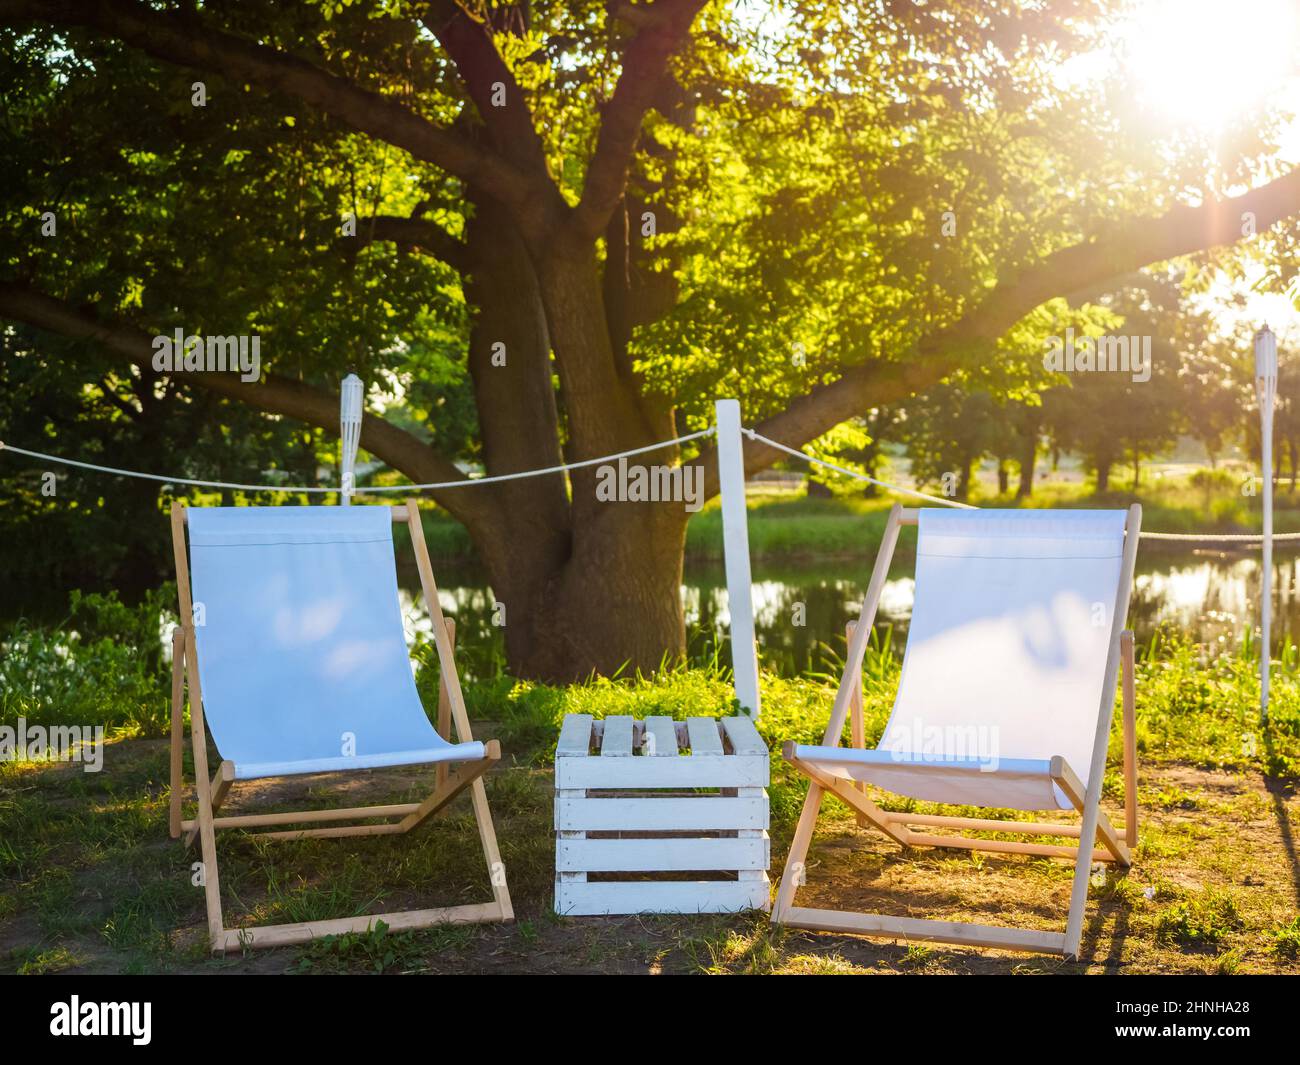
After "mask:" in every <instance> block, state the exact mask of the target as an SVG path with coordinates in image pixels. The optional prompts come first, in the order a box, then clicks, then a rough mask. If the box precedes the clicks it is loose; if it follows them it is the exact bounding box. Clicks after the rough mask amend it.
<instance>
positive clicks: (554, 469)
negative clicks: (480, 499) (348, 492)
mask: <svg viewBox="0 0 1300 1065" xmlns="http://www.w3.org/2000/svg"><path fill="white" fill-rule="evenodd" d="M715 432H717V429H715V428H714V427H713V426H709V427H708V428H707V429H701V430H700V431H699V432H697V433H687V434H686V435H685V436H677V437H674V438H673V439H672V440H660V441H659V443H657V444H646V446H645V447H634V448H632V449H631V450H630V451H619V452H617V453H616V454H613V455H602V456H601V457H600V458H598V459H583V460H582V461H581V462H566V463H563V464H561V465H559V466H547V467H546V468H545V469H541V470H524V471H523V472H522V473H499V474H497V475H496V476H494V477H471V478H469V479H467V480H464V481H441V482H437V481H435V482H434V483H432V484H398V485H376V486H373V487H370V488H358V489H357V494H358V495H361V494H363V493H368V492H409V491H412V490H425V489H430V488H464V487H467V486H469V485H476V484H497V483H499V482H501V481H518V480H520V479H521V478H524V477H542V476H544V475H545V474H548V473H561V472H563V471H564V470H580V469H583V468H585V467H587V466H599V465H601V464H602V463H606V462H612V461H614V460H615V459H622V458H628V457H630V456H632V455H644V454H645V453H646V452H647V451H658V450H660V449H661V448H665V447H672V446H673V445H674V444H684V443H686V442H687V441H689V440H698V439H699V438H700V437H702V436H712V435H713V434H714V433H715Z"/></svg>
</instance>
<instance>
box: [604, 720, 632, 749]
mask: <svg viewBox="0 0 1300 1065" xmlns="http://www.w3.org/2000/svg"><path fill="white" fill-rule="evenodd" d="M600 756H601V757H602V758H631V757H632V718H631V717H629V716H628V715H627V714H619V715H618V716H617V717H607V718H605V734H604V736H602V737H601V740H600Z"/></svg>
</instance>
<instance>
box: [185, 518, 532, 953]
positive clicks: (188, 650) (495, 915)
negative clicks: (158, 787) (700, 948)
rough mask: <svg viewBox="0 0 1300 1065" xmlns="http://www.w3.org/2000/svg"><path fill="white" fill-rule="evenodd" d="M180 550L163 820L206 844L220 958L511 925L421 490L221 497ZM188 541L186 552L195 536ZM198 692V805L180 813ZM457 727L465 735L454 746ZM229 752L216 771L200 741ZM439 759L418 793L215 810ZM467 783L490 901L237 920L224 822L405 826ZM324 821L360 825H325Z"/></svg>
mask: <svg viewBox="0 0 1300 1065" xmlns="http://www.w3.org/2000/svg"><path fill="white" fill-rule="evenodd" d="M399 521H400V522H403V523H404V524H405V525H406V526H407V529H408V531H409V533H410V539H411V547H412V549H413V551H414V554H415V561H416V565H417V568H418V570H419V575H420V584H421V587H422V590H423V593H424V602H425V605H426V607H427V608H428V611H429V619H430V622H431V627H432V630H433V632H432V635H433V642H434V646H435V648H436V651H437V654H438V664H439V674H440V675H439V693H438V723H437V727H436V728H435V727H434V725H433V724H432V723H431V722H430V720H429V718H428V716H427V715H426V714H425V711H424V708H423V706H422V704H421V701H420V696H419V693H418V692H417V690H416V687H415V681H414V678H413V675H412V671H411V662H410V657H409V654H408V651H407V647H406V637H405V634H404V632H403V628H402V617H401V611H400V605H399V600H398V592H397V575H396V563H395V558H394V553H393V535H392V526H393V523H394V522H399ZM171 525H172V545H173V550H174V553H175V558H176V585H177V593H178V598H179V600H180V619H181V624H180V625H179V626H178V627H177V629H176V631H175V632H174V633H173V638H172V651H173V657H172V693H171V694H172V720H171V725H172V728H171V803H170V830H171V834H172V836H173V837H180V836H181V835H182V834H184V837H185V843H186V845H187V846H188V845H190V844H192V843H193V842H194V841H195V839H197V840H198V841H199V844H200V847H201V850H202V856H203V867H204V879H203V890H204V898H205V902H206V905H207V915H208V937H209V941H210V944H211V947H212V949H213V950H214V951H217V952H224V951H226V950H230V949H236V948H239V949H242V948H244V947H274V946H284V945H289V944H294V943H303V942H307V941H309V940H311V939H314V938H316V937H318V936H324V935H337V934H342V933H346V932H364V931H367V930H368V929H370V928H373V927H374V926H375V925H376V924H377V923H378V922H380V921H383V922H384V923H385V924H386V925H387V926H388V927H389V928H392V929H393V930H395V931H400V930H403V929H411V928H426V927H430V926H433V925H439V924H449V923H467V922H480V921H499V920H510V919H511V918H512V917H513V909H512V907H511V903H510V892H509V890H508V888H507V887H506V879H505V870H504V867H503V866H502V864H501V855H500V851H499V850H498V848H497V841H496V833H495V830H494V828H493V825H492V814H491V811H490V809H489V808H488V802H487V792H486V790H485V788H484V785H483V774H484V773H486V772H487V771H488V770H489V769H490V768H491V767H492V766H493V765H495V764H496V763H497V762H498V761H499V760H500V758H501V747H500V744H499V743H498V742H497V741H496V740H492V741H490V742H488V743H480V742H477V741H476V740H475V739H474V738H473V735H472V734H471V730H470V723H469V715H468V712H467V711H466V708H465V700H464V695H463V693H462V692H461V688H460V679H459V677H458V675H457V672H456V662H455V651H454V646H453V641H454V639H455V628H454V626H453V625H452V624H451V622H449V621H448V620H447V619H446V618H445V617H444V616H443V613H442V607H441V605H440V603H439V601H438V588H437V585H436V583H435V582H434V578H433V566H432V564H431V562H430V560H429V551H428V547H427V546H426V544H425V541H424V529H423V527H422V526H421V524H420V512H419V509H418V507H417V505H416V502H415V500H413V499H408V500H407V501H406V502H405V504H403V505H402V506H396V507H387V506H353V507H326V506H310V507H213V508H193V509H189V508H186V507H185V506H184V505H183V504H181V503H174V504H173V505H172V512H171ZM187 527H188V532H189V539H188V544H187V539H186V531H187ZM187 691H188V696H189V706H190V733H191V735H190V739H191V749H192V751H193V754H194V774H195V789H194V790H195V792H196V797H197V799H198V809H197V812H196V814H195V816H194V817H193V818H192V819H186V818H184V817H183V816H182V810H181V804H182V800H183V797H184V779H183V775H182V749H181V745H182V741H183V733H184V707H185V702H186V694H187ZM453 726H454V731H455V736H456V739H457V740H458V742H452V741H451V737H452V732H453ZM209 728H211V730H212V739H213V742H214V743H215V745H216V747H217V750H218V751H219V752H220V755H221V759H222V761H221V762H220V764H219V765H218V767H217V771H216V773H215V774H213V775H212V776H211V778H209V772H208V753H207V735H208V729H209ZM427 764H432V765H433V770H432V773H433V781H432V791H431V793H430V794H429V795H428V797H427V798H425V799H424V800H423V801H422V802H406V803H393V804H389V805H383V806H357V807H347V808H329V809H312V810H298V811H291V812H278V811H277V812H274V813H248V814H243V813H241V814H237V815H233V816H226V815H222V814H221V813H220V810H221V807H222V804H223V803H224V802H225V801H226V799H227V798H228V797H229V795H230V793H231V790H232V788H233V787H234V786H235V785H237V784H239V783H241V782H244V781H250V780H256V779H260V778H266V777H283V776H292V775H295V774H304V773H315V774H324V773H337V772H345V771H356V770H364V769H375V768H380V767H390V766H418V765H427ZM466 791H468V792H469V794H470V798H471V803H472V807H473V813H474V820H475V822H476V825H477V828H478V833H479V841H480V843H481V844H482V848H483V856H484V859H485V862H486V865H487V870H488V875H489V878H490V881H491V891H492V899H491V901H490V902H485V903H476V904H469V905H458V906H447V907H439V908H433V909H424V910H405V911H401V912H397V913H380V914H368V915H364V916H360V917H345V918H341V919H338V920H322V921H306V922H300V923H295V924H284V925H260V926H253V927H240V928H226V927H225V926H224V923H223V919H222V910H221V887H220V873H219V870H218V867H217V853H216V832H217V831H218V830H220V829H230V828H235V829H251V828H263V829H266V828H270V829H273V830H272V831H262V832H259V833H257V834H258V835H260V836H261V837H263V838H267V839H305V838H313V837H315V838H337V837H345V836H378V835H391V834H404V833H407V832H410V831H411V830H412V829H414V828H416V827H418V826H419V825H421V824H423V823H424V822H425V821H427V820H428V819H429V818H430V817H432V816H434V815H435V814H437V813H438V812H439V811H441V810H442V809H444V808H445V807H446V806H447V804H448V803H450V802H451V801H452V800H453V799H455V798H456V797H457V796H458V795H460V794H462V793H463V792H466ZM328 822H350V823H347V824H341V825H328V826H327V827H321V826H322V825H324V824H326V823H328Z"/></svg>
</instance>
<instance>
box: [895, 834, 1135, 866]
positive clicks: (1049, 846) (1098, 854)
mask: <svg viewBox="0 0 1300 1065" xmlns="http://www.w3.org/2000/svg"><path fill="white" fill-rule="evenodd" d="M907 842H908V844H909V846H913V847H948V848H950V849H953V850H966V851H987V852H989V853H990V854H1030V855H1033V856H1034V857H1036V858H1073V857H1074V856H1075V855H1077V854H1078V853H1079V848H1078V847H1077V846H1074V847H1063V846H1060V845H1059V844H1055V843H1024V842H1022V841H1021V840H1018V839H971V838H970V837H968V836H932V835H928V834H926V833H922V832H913V833H911V834H910V835H909V836H908V840H907ZM1092 860H1093V861H1094V862H1113V861H1115V856H1114V855H1113V854H1111V853H1110V851H1104V850H1100V849H1098V850H1094V851H1093V852H1092Z"/></svg>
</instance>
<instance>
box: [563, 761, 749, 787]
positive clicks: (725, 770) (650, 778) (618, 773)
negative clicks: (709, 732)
mask: <svg viewBox="0 0 1300 1065" xmlns="http://www.w3.org/2000/svg"><path fill="white" fill-rule="evenodd" d="M768 770H769V765H768V760H767V759H766V758H755V757H752V756H742V755H734V754H728V755H691V756H689V757H679V758H630V759H618V760H617V761H615V760H614V759H612V758H611V759H605V758H557V759H556V760H555V785H556V787H558V788H586V789H589V790H590V789H596V788H765V787H767V783H768Z"/></svg>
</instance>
